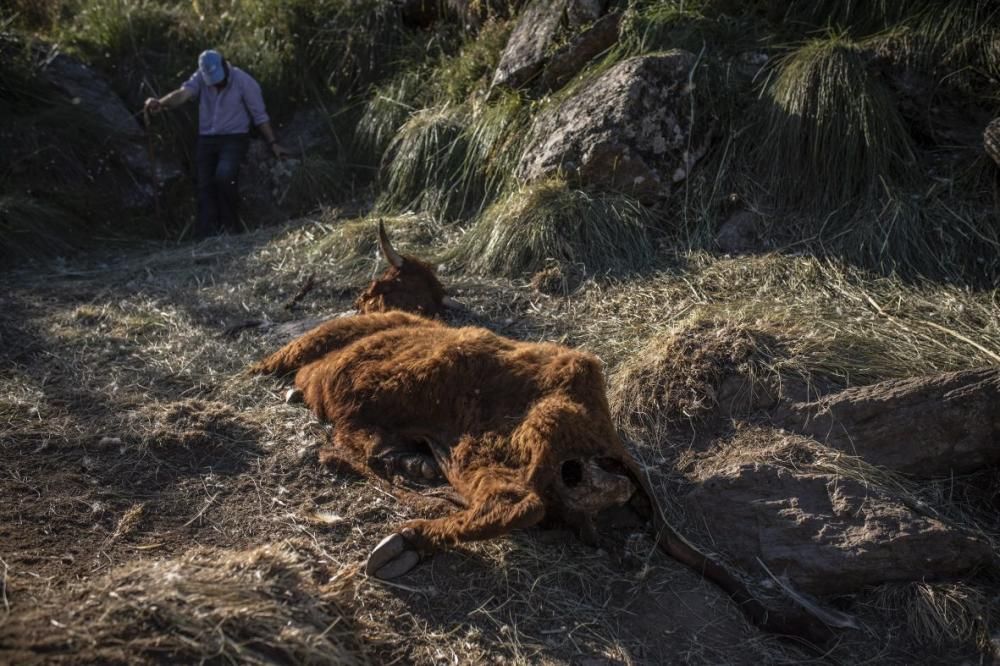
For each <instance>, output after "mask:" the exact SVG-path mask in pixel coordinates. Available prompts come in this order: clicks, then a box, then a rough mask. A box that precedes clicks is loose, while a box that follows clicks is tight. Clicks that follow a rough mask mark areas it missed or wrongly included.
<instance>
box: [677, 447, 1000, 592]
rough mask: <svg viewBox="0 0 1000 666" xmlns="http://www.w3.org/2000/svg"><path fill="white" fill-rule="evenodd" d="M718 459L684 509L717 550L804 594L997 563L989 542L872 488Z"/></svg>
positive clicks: (800, 468) (705, 466) (701, 472)
mask: <svg viewBox="0 0 1000 666" xmlns="http://www.w3.org/2000/svg"><path fill="white" fill-rule="evenodd" d="M737 448H738V447H737ZM784 452H787V449H786V450H785V451H781V450H780V447H779V451H778V455H777V456H776V457H778V458H784V457H785V456H784V455H781V454H782V453H784ZM771 453H775V452H774V451H771ZM721 457H722V458H723V459H722V460H719V459H710V460H709V461H702V463H701V464H700V468H699V469H698V472H697V474H696V476H697V480H698V481H699V485H698V487H697V488H696V489H695V490H693V491H692V492H691V493H689V494H688V495H687V496H686V497H685V498H684V499H683V503H684V505H685V506H686V508H687V509H688V510H690V511H691V512H692V513H694V514H695V515H698V516H699V519H698V520H699V522H704V524H705V525H708V526H709V527H710V530H711V537H712V540H713V543H714V546H715V547H716V548H718V549H719V550H720V551H722V552H725V553H727V554H729V555H730V556H732V557H733V558H734V559H735V560H736V561H738V562H739V563H740V565H741V566H743V567H744V568H746V569H747V570H751V571H756V570H759V568H760V567H759V565H758V564H757V558H760V560H761V561H762V562H764V564H765V565H767V567H768V569H770V570H771V572H773V573H774V574H775V575H779V576H780V575H787V577H788V578H789V580H790V581H791V582H792V584H793V585H794V586H795V587H796V588H798V589H801V590H804V591H808V592H812V593H815V594H836V593H846V592H853V591H856V590H859V589H860V588H862V587H865V586H868V585H876V584H879V583H884V582H889V581H913V580H925V579H934V578H948V577H953V576H958V575H962V574H964V573H967V572H969V571H971V570H973V569H975V568H977V567H980V566H983V565H986V564H988V563H990V562H992V561H993V559H994V556H993V552H992V550H991V548H990V545H989V543H988V542H987V541H986V540H984V539H980V538H978V537H976V536H973V535H971V534H967V533H965V532H963V531H961V530H959V529H957V528H953V527H949V526H948V525H946V524H945V523H944V522H942V521H941V520H939V519H937V518H934V517H931V516H927V515H921V514H919V513H917V512H915V511H913V510H912V509H910V508H909V507H908V506H906V505H905V504H904V503H903V502H902V501H901V500H900V499H898V498H897V497H895V496H893V495H892V494H890V493H889V492H887V491H885V490H883V489H881V488H879V487H877V486H875V485H874V484H861V483H859V482H857V481H855V480H853V479H851V478H848V477H846V476H842V475H838V474H833V473H830V472H827V471H822V470H820V469H817V468H811V467H810V466H809V464H808V463H805V464H802V463H800V464H797V465H796V468H795V469H794V470H793V469H792V468H791V466H783V465H779V464H776V463H775V462H772V461H771V460H770V459H769V456H768V455H761V456H757V457H754V456H747V455H746V452H745V451H743V450H741V451H740V454H738V455H731V456H730V459H728V460H727V459H725V456H721Z"/></svg>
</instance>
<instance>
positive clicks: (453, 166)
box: [378, 106, 482, 221]
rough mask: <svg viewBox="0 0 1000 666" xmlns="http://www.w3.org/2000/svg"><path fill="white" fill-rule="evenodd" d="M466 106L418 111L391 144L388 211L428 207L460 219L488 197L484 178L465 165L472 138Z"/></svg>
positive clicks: (386, 171) (386, 173) (442, 217)
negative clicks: (485, 194) (483, 195)
mask: <svg viewBox="0 0 1000 666" xmlns="http://www.w3.org/2000/svg"><path fill="white" fill-rule="evenodd" d="M468 122H469V112H468V109H467V108H466V107H456V106H443V107H436V108H431V109H425V110H423V111H420V112H419V113H415V114H413V115H412V116H411V117H410V119H409V120H407V121H406V123H405V124H404V125H403V126H402V127H401V128H400V129H399V131H398V132H397V133H396V136H395V137H394V138H393V140H392V142H391V143H390V144H389V148H388V149H387V150H386V156H385V162H384V165H383V169H382V171H383V178H384V185H383V188H382V195H381V197H380V198H379V201H378V208H379V210H381V211H383V212H393V211H413V212H425V213H428V214H430V215H431V216H433V217H434V218H435V219H437V220H439V221H449V220H455V219H458V218H459V217H461V216H462V214H463V212H465V211H467V210H469V209H470V208H473V207H475V206H478V204H479V202H480V201H481V200H482V180H481V178H479V176H478V173H476V172H473V173H468V172H466V170H465V165H466V164H467V158H468V148H469V142H468V137H467V135H466V132H465V129H466V126H467V125H468Z"/></svg>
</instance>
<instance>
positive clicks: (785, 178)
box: [757, 36, 914, 210]
mask: <svg viewBox="0 0 1000 666" xmlns="http://www.w3.org/2000/svg"><path fill="white" fill-rule="evenodd" d="M765 102H766V104H767V128H766V133H765V136H764V137H763V140H762V142H761V144H760V148H759V151H758V155H757V161H758V163H759V168H760V170H761V173H762V174H763V175H764V176H765V177H766V180H767V182H768V183H769V185H770V187H771V191H772V194H773V196H774V198H775V200H776V201H778V202H779V203H780V204H782V205H784V206H789V207H798V208H802V209H808V208H813V207H817V206H819V207H823V208H826V209H828V210H830V209H836V208H838V207H842V206H853V205H858V204H859V203H861V202H864V203H870V202H872V201H873V200H875V199H877V198H878V197H880V196H881V195H882V194H884V192H885V191H886V189H890V190H894V189H895V188H897V187H899V186H900V185H902V184H904V183H906V182H907V180H909V179H910V172H911V171H912V169H913V166H914V153H913V146H912V140H911V138H910V136H909V134H908V133H907V130H906V127H905V126H904V125H903V121H902V119H901V118H900V115H899V112H898V110H897V109H896V107H895V104H894V101H893V99H892V97H891V96H890V94H889V93H888V91H887V90H886V89H885V88H884V86H883V85H882V84H881V83H880V82H879V81H877V80H876V79H875V78H874V77H873V75H872V74H871V73H870V72H869V71H868V68H867V65H866V62H865V58H864V55H863V52H862V49H861V47H860V46H858V45H857V44H856V43H854V42H852V41H850V40H848V39H846V38H844V37H840V36H831V37H828V38H824V39H816V40H813V41H811V42H809V43H807V44H805V45H804V46H802V47H801V48H799V49H796V50H795V51H793V52H791V53H789V54H788V55H786V56H784V57H783V58H782V59H781V60H780V62H779V64H778V71H777V74H776V76H775V78H774V80H773V82H772V83H771V84H770V86H768V88H767V91H766V93H765Z"/></svg>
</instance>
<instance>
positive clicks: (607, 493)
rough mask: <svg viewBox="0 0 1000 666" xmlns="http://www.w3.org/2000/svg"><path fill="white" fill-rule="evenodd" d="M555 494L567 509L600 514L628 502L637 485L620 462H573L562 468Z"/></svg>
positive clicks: (571, 460)
mask: <svg viewBox="0 0 1000 666" xmlns="http://www.w3.org/2000/svg"><path fill="white" fill-rule="evenodd" d="M555 490H556V493H557V494H558V496H559V499H560V500H561V501H562V503H563V504H564V505H565V506H566V508H567V509H569V510H571V511H574V512H578V513H582V514H596V513H598V512H599V511H603V510H604V509H607V508H610V507H612V506H619V505H621V504H625V503H626V502H628V501H629V499H631V498H632V495H633V494H634V493H635V484H634V483H632V479H630V478H629V476H628V474H627V473H626V472H625V469H624V468H623V467H622V465H621V464H620V463H618V462H617V461H616V460H613V459H611V458H570V459H569V460H565V461H563V463H562V465H560V467H559V475H558V476H557V477H556V479H555Z"/></svg>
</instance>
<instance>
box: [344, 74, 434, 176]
mask: <svg viewBox="0 0 1000 666" xmlns="http://www.w3.org/2000/svg"><path fill="white" fill-rule="evenodd" d="M425 86H426V77H425V72H424V71H423V70H422V69H420V68H415V69H407V70H404V71H403V72H402V73H400V74H398V75H397V76H395V77H393V78H392V79H390V80H389V81H388V82H386V83H384V84H382V85H381V86H377V87H375V88H374V89H373V91H372V93H371V96H370V97H369V98H368V100H367V101H366V102H365V104H364V110H363V111H362V113H361V118H360V119H359V120H358V125H357V129H356V131H355V135H354V143H355V146H356V149H357V151H359V152H362V153H367V155H366V157H367V159H365V162H366V163H374V164H378V163H379V162H380V161H381V159H382V154H383V152H384V151H385V149H386V148H387V147H388V146H389V142H390V141H392V138H393V137H394V136H395V135H396V132H397V131H398V130H399V128H400V127H402V126H403V124H404V123H406V121H407V119H408V118H409V117H410V116H411V115H413V114H414V113H416V112H417V111H419V110H420V106H418V105H419V104H421V102H420V98H421V94H422V93H423V91H424V89H425Z"/></svg>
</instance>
